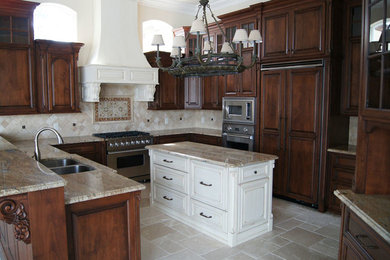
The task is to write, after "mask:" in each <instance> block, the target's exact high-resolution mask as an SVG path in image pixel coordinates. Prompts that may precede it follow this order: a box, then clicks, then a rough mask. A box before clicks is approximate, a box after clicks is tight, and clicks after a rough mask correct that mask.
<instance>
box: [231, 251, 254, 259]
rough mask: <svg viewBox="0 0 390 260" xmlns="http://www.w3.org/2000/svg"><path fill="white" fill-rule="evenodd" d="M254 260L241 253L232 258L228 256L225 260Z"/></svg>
mask: <svg viewBox="0 0 390 260" xmlns="http://www.w3.org/2000/svg"><path fill="white" fill-rule="evenodd" d="M254 259H256V258H253V257H251V256H249V255H247V254H245V253H243V252H240V253H238V254H236V255H233V256H230V257H227V258H226V260H254Z"/></svg>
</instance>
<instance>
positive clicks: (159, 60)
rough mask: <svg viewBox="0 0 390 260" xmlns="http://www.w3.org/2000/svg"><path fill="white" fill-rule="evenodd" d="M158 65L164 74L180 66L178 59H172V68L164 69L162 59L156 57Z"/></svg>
mask: <svg viewBox="0 0 390 260" xmlns="http://www.w3.org/2000/svg"><path fill="white" fill-rule="evenodd" d="M156 64H157V66H158V68H159V69H161V70H162V71H164V72H167V71H169V70H170V69H173V68H174V67H176V65H177V64H178V63H177V61H176V59H172V64H171V66H169V67H164V66H163V65H162V63H161V58H160V57H156Z"/></svg>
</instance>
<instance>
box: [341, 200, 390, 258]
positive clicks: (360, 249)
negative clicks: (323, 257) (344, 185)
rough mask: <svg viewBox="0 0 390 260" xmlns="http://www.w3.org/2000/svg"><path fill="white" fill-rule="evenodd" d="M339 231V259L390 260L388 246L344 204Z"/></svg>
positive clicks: (389, 245) (389, 246) (389, 248)
mask: <svg viewBox="0 0 390 260" xmlns="http://www.w3.org/2000/svg"><path fill="white" fill-rule="evenodd" d="M341 231H342V233H341V239H340V249H339V259H343V260H344V259H389V258H390V244H389V243H387V242H386V241H385V240H383V239H382V238H381V237H380V235H379V234H378V233H377V232H375V231H374V230H373V229H372V228H371V227H369V226H368V225H367V224H366V223H365V222H364V221H363V220H362V219H361V218H360V217H359V216H357V215H356V214H355V213H354V212H352V211H351V210H350V209H349V208H348V207H347V206H345V205H344V204H343V205H342V227H341Z"/></svg>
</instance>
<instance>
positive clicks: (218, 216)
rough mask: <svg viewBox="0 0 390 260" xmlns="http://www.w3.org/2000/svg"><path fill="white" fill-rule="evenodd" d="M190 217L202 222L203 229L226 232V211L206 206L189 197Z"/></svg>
mask: <svg viewBox="0 0 390 260" xmlns="http://www.w3.org/2000/svg"><path fill="white" fill-rule="evenodd" d="M190 216H191V218H192V219H193V220H194V221H196V222H198V223H202V225H204V226H205V229H212V230H215V231H217V232H222V233H227V217H228V215H227V213H226V211H223V210H220V209H217V208H214V207H211V206H208V205H206V204H204V203H201V202H199V201H196V200H193V199H191V202H190Z"/></svg>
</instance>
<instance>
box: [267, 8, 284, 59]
mask: <svg viewBox="0 0 390 260" xmlns="http://www.w3.org/2000/svg"><path fill="white" fill-rule="evenodd" d="M288 19H289V14H288V12H287V11H286V12H283V13H279V14H275V13H272V14H264V16H263V33H262V35H263V39H264V42H263V44H262V46H263V51H262V56H261V57H262V58H271V57H286V56H288V55H289V39H288V37H289V29H288Z"/></svg>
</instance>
